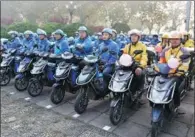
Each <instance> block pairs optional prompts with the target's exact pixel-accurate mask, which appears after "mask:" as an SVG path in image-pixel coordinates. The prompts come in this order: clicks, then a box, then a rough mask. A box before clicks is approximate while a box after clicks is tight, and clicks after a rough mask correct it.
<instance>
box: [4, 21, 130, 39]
mask: <svg viewBox="0 0 195 137" xmlns="http://www.w3.org/2000/svg"><path fill="white" fill-rule="evenodd" d="M82 25H83V24H81V23H73V24H68V25H67V24H60V23H51V22H50V23H46V24H44V25H42V26H38V25H37V24H32V23H30V22H16V23H13V24H11V25H9V26H7V27H3V26H1V38H9V35H8V34H7V32H8V31H10V30H16V31H18V32H24V31H26V30H31V31H33V32H36V30H37V28H41V29H43V30H45V31H46V32H47V34H48V35H50V34H51V33H52V32H54V31H55V30H56V29H62V30H63V31H64V32H65V33H66V34H67V35H68V36H73V35H74V33H75V31H77V30H78V28H79V26H82ZM97 27H99V28H98V31H101V30H102V29H103V26H96V27H94V26H89V27H88V30H89V34H93V33H94V31H97ZM113 28H114V29H116V30H117V31H118V32H120V31H123V32H127V31H128V30H129V29H130V28H129V26H128V25H127V24H123V23H116V24H114V25H113Z"/></svg>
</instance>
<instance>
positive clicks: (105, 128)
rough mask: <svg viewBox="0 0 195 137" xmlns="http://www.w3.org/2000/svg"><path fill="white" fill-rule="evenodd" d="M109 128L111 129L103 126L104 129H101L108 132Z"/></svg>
mask: <svg viewBox="0 0 195 137" xmlns="http://www.w3.org/2000/svg"><path fill="white" fill-rule="evenodd" d="M110 128H111V127H110V126H104V127H103V130H106V131H108V130H109V129H110Z"/></svg>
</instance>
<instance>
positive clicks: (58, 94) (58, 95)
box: [50, 86, 65, 104]
mask: <svg viewBox="0 0 195 137" xmlns="http://www.w3.org/2000/svg"><path fill="white" fill-rule="evenodd" d="M64 96H65V91H63V88H62V87H60V86H59V87H54V88H53V89H52V92H51V95H50V100H51V102H52V103H54V104H59V103H61V102H62V101H63V99H64Z"/></svg>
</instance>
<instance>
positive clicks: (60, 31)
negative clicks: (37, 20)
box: [54, 29, 64, 36]
mask: <svg viewBox="0 0 195 137" xmlns="http://www.w3.org/2000/svg"><path fill="white" fill-rule="evenodd" d="M54 34H60V35H62V36H64V32H63V31H62V30H61V29H57V30H56V31H55V32H54Z"/></svg>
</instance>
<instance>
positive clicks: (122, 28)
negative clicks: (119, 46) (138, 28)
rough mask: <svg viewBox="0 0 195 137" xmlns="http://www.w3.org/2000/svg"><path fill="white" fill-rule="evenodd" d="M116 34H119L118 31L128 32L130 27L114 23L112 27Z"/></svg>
mask: <svg viewBox="0 0 195 137" xmlns="http://www.w3.org/2000/svg"><path fill="white" fill-rule="evenodd" d="M112 27H113V28H114V29H115V30H116V31H117V32H118V33H120V31H123V32H128V31H129V30H130V27H129V26H128V25H127V24H125V23H115V24H114V25H113V26H112Z"/></svg>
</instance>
